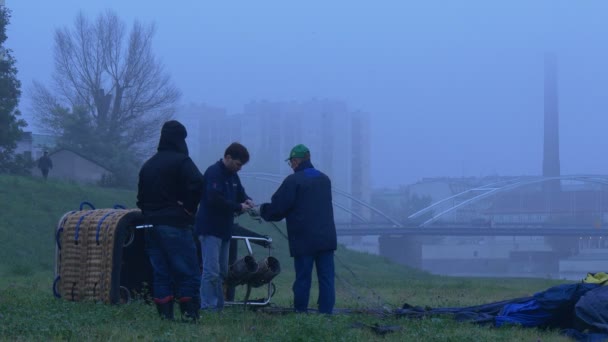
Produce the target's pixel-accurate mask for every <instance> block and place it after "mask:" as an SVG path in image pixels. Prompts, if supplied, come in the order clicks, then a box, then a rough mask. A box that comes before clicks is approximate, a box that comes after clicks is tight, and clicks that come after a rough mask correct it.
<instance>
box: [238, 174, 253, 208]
mask: <svg viewBox="0 0 608 342" xmlns="http://www.w3.org/2000/svg"><path fill="white" fill-rule="evenodd" d="M236 178H237V179H238V183H239V189H238V193H237V195H236V198H237V201H239V203H243V202H245V201H246V200H248V199H251V197H249V196H248V195H247V193H246V192H245V188H244V187H243V184H242V183H241V178H240V177H239V176H238V175H236ZM239 209H240V208H239Z"/></svg>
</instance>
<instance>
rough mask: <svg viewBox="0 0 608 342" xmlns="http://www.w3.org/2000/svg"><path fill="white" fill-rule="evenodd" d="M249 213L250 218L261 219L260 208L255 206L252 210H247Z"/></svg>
mask: <svg viewBox="0 0 608 342" xmlns="http://www.w3.org/2000/svg"><path fill="white" fill-rule="evenodd" d="M247 213H248V214H249V216H251V217H253V218H259V217H261V216H262V215H261V214H260V206H259V205H258V206H255V207H252V208H251V209H249V210H247Z"/></svg>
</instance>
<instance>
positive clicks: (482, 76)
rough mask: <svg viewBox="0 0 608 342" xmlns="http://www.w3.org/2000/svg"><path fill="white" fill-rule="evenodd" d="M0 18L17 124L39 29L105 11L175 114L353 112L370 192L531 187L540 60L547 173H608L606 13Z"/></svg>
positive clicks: (386, 11)
mask: <svg viewBox="0 0 608 342" xmlns="http://www.w3.org/2000/svg"><path fill="white" fill-rule="evenodd" d="M6 5H7V6H8V7H9V8H10V9H11V10H12V11H13V18H12V23H11V25H10V26H9V28H8V37H9V38H8V42H7V45H8V47H9V48H11V49H13V53H14V56H15V57H16V59H17V67H18V68H19V74H18V76H19V78H20V79H21V81H22V83H23V84H22V88H23V91H24V94H23V96H22V100H21V105H20V108H21V110H22V113H23V115H24V117H25V118H26V119H27V120H28V121H30V119H31V117H30V116H29V101H28V88H29V87H30V86H31V84H32V81H33V80H38V81H42V82H44V83H47V84H48V81H49V79H50V75H51V73H52V70H53V59H52V46H53V33H54V30H55V29H56V28H58V27H65V26H71V25H72V24H73V21H74V17H75V16H76V14H77V13H78V11H79V10H82V11H83V12H84V13H85V14H86V15H88V16H91V17H93V16H96V15H97V14H98V13H99V12H100V11H102V10H105V9H113V10H115V11H116V12H117V13H118V15H119V16H120V17H121V18H123V19H124V20H125V21H127V23H129V24H131V23H132V20H133V19H138V20H141V21H143V22H155V23H156V26H157V34H156V38H155V45H154V50H155V51H156V54H157V56H158V57H159V58H160V59H162V61H163V62H164V64H165V67H166V70H167V71H169V72H170V74H171V75H172V79H173V81H174V83H175V84H176V85H177V87H179V88H180V89H181V91H182V93H183V96H182V103H183V104H188V103H206V104H208V105H211V106H216V107H224V108H226V109H227V111H228V113H239V112H240V111H241V110H242V108H243V105H244V104H246V103H247V102H249V101H254V100H269V101H292V100H293V101H306V100H308V99H310V98H314V97H316V98H330V99H336V100H342V101H344V102H345V103H346V104H347V105H348V106H349V107H350V108H352V109H354V110H362V111H365V112H368V113H369V114H370V116H371V117H372V146H371V154H372V166H371V173H372V185H374V186H376V187H377V186H396V185H399V184H406V183H411V182H415V181H416V180H418V179H420V178H422V177H432V176H463V175H464V176H479V175H488V174H500V175H521V174H527V175H538V174H540V173H541V166H542V127H543V126H542V119H543V55H544V53H545V52H546V51H554V52H555V53H556V54H557V56H558V63H559V95H560V135H561V142H560V147H561V158H560V159H561V168H562V173H563V174H573V173H602V174H606V173H608V159H607V158H604V151H605V150H606V147H607V143H606V138H605V137H604V132H605V130H606V129H605V127H608V119H607V116H606V115H605V109H606V107H607V104H606V102H607V99H608V97H607V96H606V95H605V94H606V93H607V91H608V48H607V47H606V45H607V44H608V43H606V37H608V24H607V23H605V20H604V15H605V13H608V3H607V2H605V1H600V0H595V1H586V2H567V1H549V0H547V1H522V0H517V1H500V2H498V1H479V0H475V1H466V0H463V1H457V2H447V1H416V2H414V1H405V0H403V1H384V2H381V3H379V2H372V1H331V2H322V1H318V0H311V1H308V2H305V3H288V2H284V1H256V2H249V1H233V2H215V1H214V2H211V1H175V2H158V1H153V0H149V1H141V0H131V1H129V2H126V1H118V0H109V1H98V0H92V1H89V2H80V1H72V0H59V1H55V2H47V1H40V0H38V1H27V0H21V1H15V0H7V1H6ZM32 128H33V127H31V126H30V127H29V128H28V129H32ZM303 143H306V142H303ZM313 154H314V151H313ZM252 158H255V156H252Z"/></svg>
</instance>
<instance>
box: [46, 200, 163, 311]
mask: <svg viewBox="0 0 608 342" xmlns="http://www.w3.org/2000/svg"><path fill="white" fill-rule="evenodd" d="M86 205H88V206H89V207H90V209H88V210H87V209H85V208H84V207H85V206H86ZM141 223H142V215H141V212H140V211H139V210H138V209H124V208H123V207H121V206H115V208H111V209H95V208H94V207H93V206H92V205H90V204H88V203H86V202H83V204H81V206H80V210H75V211H71V212H68V213H66V214H64V215H63V217H62V218H61V219H60V220H59V223H58V225H57V230H56V235H55V236H56V243H57V245H56V259H55V281H54V282H53V293H54V294H55V296H56V297H58V298H62V299H65V300H69V301H82V300H94V301H101V302H104V303H112V304H115V303H121V302H128V301H130V300H131V299H132V298H133V297H134V296H137V295H142V296H146V294H149V286H150V284H151V283H152V268H151V266H150V263H149V260H148V258H147V257H146V254H145V250H144V246H145V243H144V235H143V229H137V228H136V227H137V226H138V225H140V224H141Z"/></svg>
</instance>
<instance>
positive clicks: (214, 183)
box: [196, 143, 253, 311]
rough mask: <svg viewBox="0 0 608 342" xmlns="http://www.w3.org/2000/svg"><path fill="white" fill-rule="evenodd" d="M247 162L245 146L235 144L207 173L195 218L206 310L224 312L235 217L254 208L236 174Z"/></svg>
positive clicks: (202, 290) (203, 303) (203, 307)
mask: <svg viewBox="0 0 608 342" xmlns="http://www.w3.org/2000/svg"><path fill="white" fill-rule="evenodd" d="M248 161H249V152H248V151H247V149H246V148H245V146H243V145H241V144H239V143H232V144H231V145H230V146H228V148H227V149H226V151H225V152H224V158H222V159H220V160H219V161H218V162H216V163H215V164H213V165H211V166H209V168H207V171H205V175H204V178H205V186H204V191H203V195H202V198H201V202H200V207H199V211H198V214H197V216H196V231H197V234H198V235H199V240H200V242H201V257H202V259H203V260H202V261H203V276H202V280H201V291H200V292H201V309H203V310H215V311H221V310H222V309H223V307H224V294H223V287H222V285H223V282H224V279H225V278H226V275H227V274H228V252H229V247H230V239H231V238H232V226H233V224H234V216H235V215H237V214H240V213H242V212H244V211H245V210H247V209H250V208H252V207H253V201H251V199H250V198H249V196H247V194H246V193H245V189H244V188H243V185H242V184H241V180H240V178H239V176H238V174H237V172H239V171H240V170H241V167H243V165H245V164H247V162H248Z"/></svg>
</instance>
